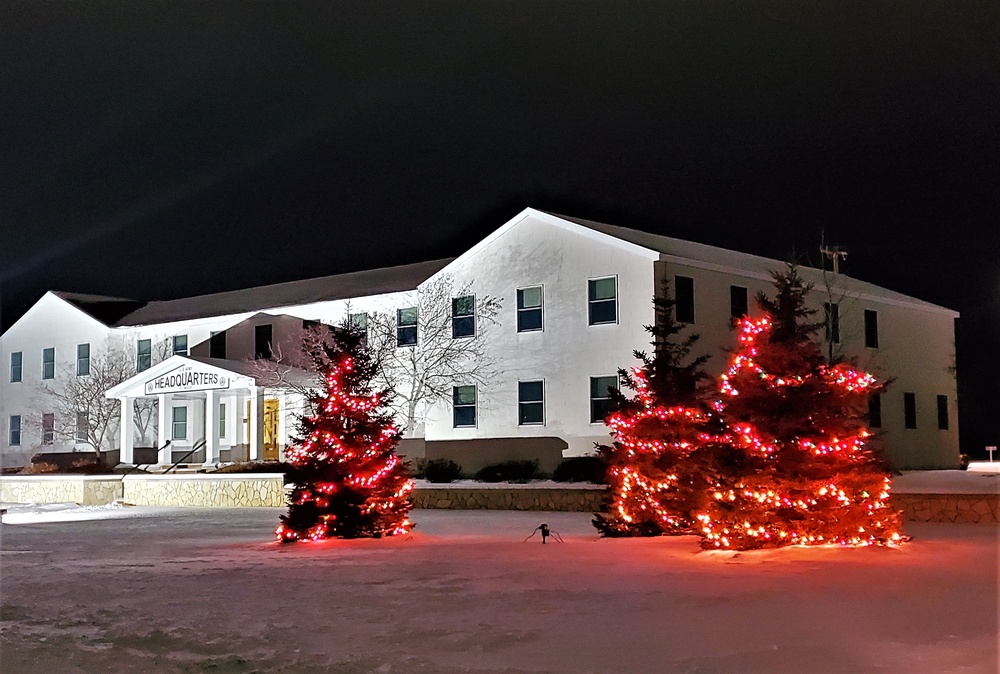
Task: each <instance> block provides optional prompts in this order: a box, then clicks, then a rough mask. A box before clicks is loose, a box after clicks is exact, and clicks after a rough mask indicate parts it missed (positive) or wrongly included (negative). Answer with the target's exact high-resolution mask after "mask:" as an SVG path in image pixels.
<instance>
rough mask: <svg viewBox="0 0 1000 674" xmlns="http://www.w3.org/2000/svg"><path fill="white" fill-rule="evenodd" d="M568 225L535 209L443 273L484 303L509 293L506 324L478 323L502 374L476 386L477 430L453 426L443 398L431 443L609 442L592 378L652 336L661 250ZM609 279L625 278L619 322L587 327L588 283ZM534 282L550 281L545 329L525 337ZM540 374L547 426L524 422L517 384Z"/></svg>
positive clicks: (582, 449) (583, 445) (578, 445)
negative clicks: (521, 292)
mask: <svg viewBox="0 0 1000 674" xmlns="http://www.w3.org/2000/svg"><path fill="white" fill-rule="evenodd" d="M560 222H561V221H558V220H557V219H555V218H548V217H544V216H542V215H528V216H526V217H525V219H524V220H522V221H521V222H520V223H519V224H518V225H517V226H515V227H513V228H511V229H509V230H507V231H506V232H505V233H503V234H502V235H501V236H499V237H497V238H494V239H493V240H489V239H488V240H487V242H486V243H485V245H482V246H481V247H477V249H473V250H472V251H471V254H470V255H468V256H463V257H461V258H459V259H458V260H456V261H455V262H453V263H452V264H451V265H449V266H447V267H445V268H444V269H443V270H442V271H441V272H439V274H450V275H451V276H452V277H453V278H454V282H455V287H456V288H461V287H462V286H464V285H465V284H466V283H468V284H471V286H472V289H473V292H474V293H475V294H476V297H477V301H479V299H480V298H482V297H484V296H487V295H490V296H495V297H499V298H502V299H503V308H502V310H501V311H500V314H499V316H498V320H499V322H500V325H496V326H489V325H485V326H484V325H478V326H477V333H478V334H477V336H476V337H475V338H474V339H485V340H487V344H488V349H489V351H490V352H491V353H493V354H494V355H495V357H496V358H497V361H498V362H497V370H498V371H499V373H500V374H499V376H497V377H496V378H495V379H494V380H493V381H491V382H490V384H489V386H480V387H479V389H478V391H477V407H478V409H477V426H476V428H453V416H452V406H451V404H450V401H448V402H445V403H437V404H435V405H433V407H432V408H431V409H430V410H429V411H428V414H427V426H426V439H427V440H428V441H434V440H454V439H473V438H496V437H541V436H558V437H561V438H563V439H564V440H566V441H567V443H568V444H569V448H568V449H567V450H566V451H565V452H564V454H565V455H566V456H576V455H582V454H587V453H590V452H592V451H593V449H594V443H595V442H601V443H606V442H607V441H608V440H609V435H608V432H607V428H606V427H605V426H604V425H603V424H600V423H598V424H591V423H590V377H591V376H601V375H615V374H616V373H617V371H618V368H620V367H622V366H625V365H631V362H632V356H631V352H632V349H634V348H636V347H637V346H642V345H643V344H644V343H645V342H648V338H647V337H646V335H645V332H644V331H643V327H642V326H643V325H645V324H648V323H650V322H652V319H653V308H652V303H651V299H652V297H653V288H654V284H653V260H654V259H655V257H656V255H655V254H652V253H650V252H649V251H644V250H642V249H641V248H639V247H638V246H633V245H631V244H625V243H624V242H621V243H619V242H617V241H615V240H613V239H610V238H609V237H606V236H603V235H599V234H596V233H592V232H590V231H589V230H582V228H578V227H569V228H567V227H565V226H561V225H560V224H559V223H560ZM607 276H617V278H618V322H617V323H615V324H608V325H588V324H587V323H588V312H587V300H588V296H587V281H588V279H593V278H602V277H607ZM432 279H433V277H432ZM534 285H541V286H542V287H543V321H544V328H543V330H542V331H541V332H524V333H518V332H517V315H516V310H517V289H518V288H523V287H526V286H534ZM537 379H542V380H544V382H545V424H544V425H541V426H519V425H518V415H517V383H518V381H528V380H537ZM467 383H471V382H455V384H456V385H461V384H467Z"/></svg>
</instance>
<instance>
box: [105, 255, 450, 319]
mask: <svg viewBox="0 0 1000 674" xmlns="http://www.w3.org/2000/svg"><path fill="white" fill-rule="evenodd" d="M449 262H451V258H448V259H444V260H432V261H430V262H418V263H416V264H406V265H400V266H398V267H384V268H381V269H369V270H366V271H358V272H352V273H350V274H337V275H335V276H322V277H320V278H310V279H303V280H301V281H289V282H287V283H275V284H272V285H266V286H257V287H254V288H244V289H241V290H230V291H228V292H222V293H213V294H211V295H197V296H195V297H184V298H181V299H176V300H163V301H157V302H148V303H146V304H145V305H142V306H141V307H139V308H136V309H135V310H133V311H131V312H130V313H128V314H127V315H123V316H121V317H120V318H119V319H118V320H115V321H113V322H112V323H110V325H114V326H116V327H121V326H131V325H151V324H156V323H171V322H174V321H185V320H191V319H195V318H206V317H209V316H228V315H231V314H240V313H246V312H256V311H259V310H261V309H276V308H281V307H290V306H297V305H302V304H312V303H313V302H326V301H330V300H345V299H352V298H356V297H368V296H371V295H382V294H385V293H394V292H403V291H407V290H415V289H416V288H417V286H418V285H420V283H422V282H423V281H425V280H426V279H427V278H429V277H430V276H432V275H433V274H434V273H436V272H437V271H439V270H440V269H442V268H443V267H444V266H445V265H447V264H448V263H449Z"/></svg>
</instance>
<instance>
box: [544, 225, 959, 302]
mask: <svg viewBox="0 0 1000 674" xmlns="http://www.w3.org/2000/svg"><path fill="white" fill-rule="evenodd" d="M548 215H551V216H553V217H556V218H560V219H562V220H566V221H568V222H572V223H575V224H577V225H580V226H582V227H586V228H587V229H591V230H593V231H596V232H601V233H603V234H607V235H608V236H613V237H615V238H616V239H621V240H623V241H628V242H630V243H633V244H635V245H637V246H642V247H643V248H648V249H649V250H653V251H657V252H659V253H660V254H661V256H662V258H661V259H666V260H668V261H673V262H677V263H680V264H688V265H690V266H693V267H700V268H703V269H713V270H715V271H722V272H727V273H735V274H741V275H743V276H746V277H748V278H755V279H760V280H765V281H770V280H771V272H772V271H782V270H783V269H784V268H785V263H784V262H781V261H779V260H772V259H770V258H766V257H761V256H760V255H752V254H750V253H741V252H739V251H735V250H729V249H726V248H719V247H717V246H709V245H707V244H704V243H697V242H694V241H685V240H684V239H675V238H673V237H669V236H662V235H660V234H649V233H648V232H642V231H639V230H636V229H629V228H627V227H618V226H616V225H608V224H605V223H603V222H594V221H593V220H584V219H583V218H574V217H572V216H567V215H559V214H556V213H548ZM799 272H800V273H801V274H802V277H803V278H804V279H805V280H806V281H809V282H811V283H814V284H815V285H816V287H817V288H819V287H821V286H822V285H823V282H824V278H823V275H824V272H823V270H821V269H816V268H815V267H805V266H801V267H800V268H799ZM833 286H834V287H835V288H836V289H837V290H843V291H847V292H849V293H850V294H852V295H857V296H859V297H861V298H863V299H872V300H876V301H881V302H885V303H888V304H895V305H898V306H906V307H912V308H917V309H923V310H926V311H933V312H936V313H946V314H948V315H950V316H953V317H956V318H957V317H958V312H956V311H954V310H952V309H948V308H946V307H942V306H939V305H937V304H932V303H931V302H925V301H924V300H921V299H917V298H916V297H911V296H909V295H904V294H903V293H899V292H896V291H895V290H889V289H888V288H883V287H882V286H877V285H875V284H874V283H868V282H867V281H862V280H859V279H856V278H853V277H850V276H847V275H846V274H838V275H837V277H836V280H835V281H834V282H833Z"/></svg>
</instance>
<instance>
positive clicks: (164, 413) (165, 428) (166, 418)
mask: <svg viewBox="0 0 1000 674" xmlns="http://www.w3.org/2000/svg"><path fill="white" fill-rule="evenodd" d="M159 398H160V400H159V404H158V405H157V421H158V422H159V426H157V428H156V435H157V441H156V442H157V447H161V448H162V449H160V456H159V457H158V458H157V461H159V462H160V464H162V465H167V466H169V465H170V449H171V448H170V447H169V446H167V447H165V448H164V447H163V446H164V445H165V444H167V440H170V436H171V434H172V432H173V427H174V425H173V420H174V417H173V413H172V412H171V410H170V408H171V404H172V403H173V399H174V397H173V396H172V395H170V394H169V393H161V394H160V396H159Z"/></svg>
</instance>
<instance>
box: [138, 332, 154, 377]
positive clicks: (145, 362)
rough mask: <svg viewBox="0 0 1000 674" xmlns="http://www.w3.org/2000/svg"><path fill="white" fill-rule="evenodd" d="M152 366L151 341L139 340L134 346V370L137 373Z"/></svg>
mask: <svg viewBox="0 0 1000 674" xmlns="http://www.w3.org/2000/svg"><path fill="white" fill-rule="evenodd" d="M152 365H153V341H152V340H150V339H140V340H139V341H138V342H136V346H135V369H136V371H138V372H142V371H143V370H148V369H149V368H150V367H152Z"/></svg>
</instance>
